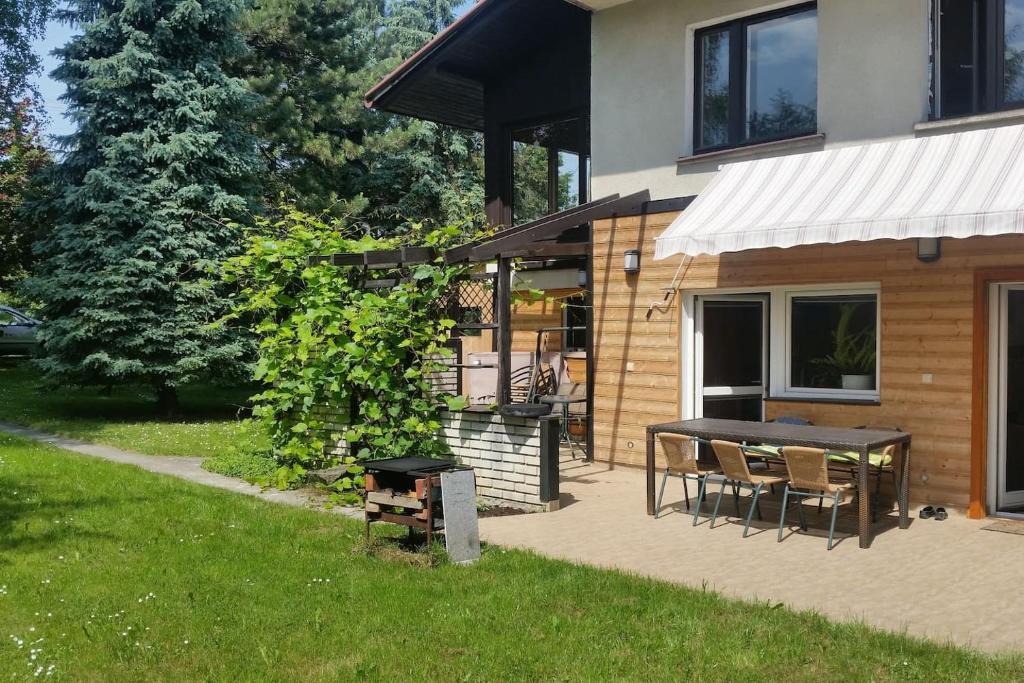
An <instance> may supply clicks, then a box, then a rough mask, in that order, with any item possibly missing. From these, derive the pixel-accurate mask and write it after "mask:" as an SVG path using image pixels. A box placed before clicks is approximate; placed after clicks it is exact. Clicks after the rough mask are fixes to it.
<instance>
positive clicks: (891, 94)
mask: <svg viewBox="0 0 1024 683" xmlns="http://www.w3.org/2000/svg"><path fill="white" fill-rule="evenodd" d="M792 4H798V3H796V2H781V3H778V2H777V3H766V2H764V0H760V1H758V0H633V1H632V2H628V3H626V4H623V5H618V6H616V7H612V8H610V9H606V10H603V11H599V12H595V13H594V15H593V24H592V26H593V29H592V30H593V43H592V52H593V54H592V69H593V76H592V83H591V88H592V93H591V139H592V142H591V144H592V154H593V170H592V180H591V182H592V194H593V196H595V197H601V196H604V195H607V194H610V193H612V192H619V193H626V192H631V191H636V190H642V189H645V188H646V189H650V190H651V193H652V196H653V197H654V198H655V199H662V198H669V197H679V196H685V195H692V194H696V193H698V192H699V191H700V190H701V189H702V188H703V187H704V185H706V184H707V182H708V180H709V179H710V175H711V173H713V172H714V171H715V170H716V169H717V168H718V166H719V165H720V164H721V163H723V162H725V161H736V160H742V159H744V158H753V155H746V156H740V157H735V156H732V157H730V158H729V159H726V160H722V159H718V160H714V161H708V162H703V163H699V164H694V163H688V164H677V163H676V160H677V159H678V158H679V157H680V156H686V155H689V154H690V153H691V152H692V123H691V121H692V116H691V107H692V99H693V98H692V93H693V73H692V55H693V32H694V30H695V29H696V28H700V27H702V26H708V25H712V24H715V23H719V22H720V21H725V20H728V19H730V18H733V17H735V16H738V15H745V14H755V13H758V12H761V11H767V10H769V9H773V8H777V7H783V6H786V5H792ZM928 19H929V0H819V2H818V130H819V132H821V133H824V134H825V138H826V141H825V145H826V146H837V145H850V144H859V143H864V142H872V141H878V140H882V139H890V138H899V137H912V136H913V134H914V130H913V126H914V124H915V123H917V122H919V121H922V120H924V119H925V118H926V117H927V112H928ZM820 148H821V144H820V143H819V144H817V146H814V147H811V148H810V149H820ZM787 151H788V152H805V151H809V149H808V147H807V146H803V147H794V148H792V149H789V150H780V149H778V148H776V149H774V150H772V151H771V152H769V153H761V154H760V155H761V156H765V155H766V154H772V155H775V154H780V153H786V152H787Z"/></svg>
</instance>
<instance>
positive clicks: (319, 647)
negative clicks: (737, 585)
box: [0, 436, 1024, 683]
mask: <svg viewBox="0 0 1024 683" xmlns="http://www.w3.org/2000/svg"><path fill="white" fill-rule="evenodd" d="M0 463H2V464H0V500H2V503H3V511H4V514H3V515H0V555H2V557H3V569H2V578H0V584H2V585H3V587H4V590H5V591H6V593H7V594H6V595H2V594H0V606H2V607H0V629H2V630H0V633H2V635H3V639H4V645H3V646H2V647H0V671H5V672H8V673H7V675H5V676H4V678H5V679H19V678H31V671H33V670H34V669H35V667H37V666H40V665H42V666H43V667H44V668H46V667H48V666H49V665H50V664H54V665H55V667H56V672H55V675H54V676H52V677H51V679H53V680H68V681H211V682H220V681H224V682H235V681H294V680H303V681H310V682H311V683H312V682H326V681H405V680H423V679H426V678H430V679H431V680H438V681H541V680H544V681H547V680H556V681H635V680H643V681H652V682H653V681H709V682H711V681H738V682H744V681H763V680H768V681H772V680H785V681H808V682H810V681H828V680H846V681H928V682H929V683H930V682H933V681H934V682H939V681H968V680H969V681H971V682H972V683H975V682H979V683H980V682H982V681H1019V680H1022V678H1024V657H1022V656H1021V655H1020V654H1016V653H1015V654H1006V655H999V656H992V655H984V654H980V653H978V652H974V651H971V650H965V649H961V648H956V647H953V646H952V645H948V644H941V643H934V642H927V641H924V640H921V639H917V638H913V637H908V636H907V635H905V634H901V633H892V632H883V631H878V630H874V629H871V628H868V627H866V626H864V625H862V624H859V623H856V620H853V619H851V620H850V621H849V622H845V623H836V622H833V621H829V620H827V619H825V618H824V617H822V616H821V615H818V614H815V613H813V612H811V611H809V610H805V611H799V612H796V611H793V610H790V609H787V608H786V607H783V606H780V605H778V604H772V603H769V602H768V601H765V600H761V601H757V602H742V601H739V600H734V599H729V598H725V597H723V596H721V595H720V594H718V593H716V592H714V591H710V590H700V589H699V588H698V589H691V588H686V587H682V586H674V585H672V584H669V583H667V582H664V581H653V580H650V579H645V578H642V577H639V576H636V575H635V574H624V573H620V572H615V571H608V570H602V569H597V568H595V567H587V566H583V565H580V564H577V563H569V562H562V561H558V560H552V559H547V558H543V557H540V556H538V555H535V554H533V553H529V552H523V551H518V550H513V549H506V548H501V547H498V546H496V545H490V544H489V545H486V546H485V547H484V548H483V557H482V558H481V560H480V561H479V562H477V563H475V564H473V565H470V566H462V565H454V564H444V565H442V566H439V567H436V568H432V569H428V568H423V567H419V566H413V565H411V564H410V563H408V562H394V561H388V560H386V559H384V558H383V557H381V556H380V554H373V555H371V554H368V553H366V552H356V549H357V548H360V546H361V544H362V540H361V539H362V536H363V530H362V524H361V522H359V521H356V520H350V519H346V518H344V517H342V516H340V515H330V514H326V513H323V512H318V511H314V510H303V509H296V508H291V507H288V506H285V505H274V504H270V503H268V502H266V501H263V500H257V499H253V498H250V497H247V496H240V495H237V494H235V493H233V492H230V491H219V490H215V489H211V488H208V487H204V486H199V485H196V484H191V483H189V482H184V481H180V480H177V479H174V478H172V477H167V476H161V475H157V474H152V473H149V472H143V471H140V470H139V469H137V468H134V467H126V466H124V465H119V464H115V463H109V462H102V461H98V460H96V459H93V458H87V457H83V456H78V455H75V454H72V453H67V452H62V451H59V450H57V449H55V448H52V447H49V446H45V445H41V444H32V443H29V442H27V441H24V440H19V439H13V438H9V437H4V436H0ZM520 519H522V518H520ZM552 521H556V520H552ZM723 533H728V532H727V531H726V532H723ZM911 533H918V532H911ZM965 533H969V532H966V531H965ZM996 535H1000V534H996ZM373 536H374V538H375V539H382V538H387V539H389V540H391V543H395V541H397V540H398V538H401V537H404V536H405V531H404V530H403V529H400V528H397V527H395V528H388V525H380V526H379V527H376V528H374V531H373ZM737 536H738V535H737ZM420 537H422V536H420ZM900 540H903V539H900ZM1005 540H1006V541H1008V542H1009V541H1013V540H1017V539H1014V538H1012V537H1006V538H1005ZM381 542H382V543H383V541H381ZM732 542H733V543H737V544H738V543H739V542H740V541H739V540H738V538H737V539H736V540H735V541H732ZM615 547H617V548H619V549H621V548H622V546H615ZM647 547H649V546H647ZM679 547H680V548H683V547H685V546H684V545H683V541H682V540H680V542H679ZM784 550H786V551H787V553H788V552H789V551H790V550H791V549H790V548H789V547H786V548H784ZM815 550H818V549H817V548H815ZM853 550H854V551H855V549H853ZM820 552H821V554H823V553H824V549H821V550H820ZM764 555H765V556H766V555H769V554H768V553H765V554H764ZM861 555H863V553H861ZM765 556H760V555H759V556H758V559H764V560H765V561H766V562H767V561H771V562H774V564H771V565H769V566H768V567H765V569H764V571H766V572H768V573H769V574H771V575H773V576H775V575H777V574H778V573H779V572H781V571H784V567H785V566H786V563H787V562H792V561H793V560H792V559H790V560H786V559H783V558H784V557H786V555H783V556H781V557H778V558H773V559H772V560H767V559H766V558H765ZM790 556H792V555H791V554H790ZM855 559H859V558H851V560H850V561H853V560H855ZM862 561H863V560H862ZM779 580H781V579H779ZM789 580H790V581H798V580H799V578H797V577H791V578H789ZM836 590H837V591H838V590H840V589H839V588H838V587H837V588H836ZM993 590H995V588H993ZM911 599H912V598H911ZM396 615H427V616H429V618H430V633H431V636H432V637H433V638H434V640H433V641H432V642H435V643H445V644H446V645H443V646H438V647H419V645H420V643H421V642H422V638H419V637H415V639H414V636H412V635H407V634H406V631H408V629H407V628H406V627H405V625H404V624H403V625H402V626H397V627H396ZM975 618H977V616H975ZM30 629H35V630H34V631H30ZM126 633H127V634H128V635H127V636H126V635H124V634H126ZM10 635H14V636H16V637H17V638H20V639H22V640H24V642H25V645H24V647H23V648H18V647H16V643H14V642H11V640H10V639H9V636H10ZM37 639H42V640H41V641H39V642H38V643H33V641H36V640H37ZM136 643H138V645H136ZM328 643H343V644H344V646H342V647H330V646H325V644H328ZM414 643H415V644H414ZM413 647H416V648H417V649H416V650H415V652H414V653H413V650H412V648H413ZM412 654H414V655H415V656H411V655H412ZM33 655H34V656H35V659H34V660H31V661H30V657H31V656H33ZM425 672H431V673H429V674H428V673H425ZM19 673H20V674H21V675H20V676H16V675H15V674H19ZM42 678H44V676H40V679H42Z"/></svg>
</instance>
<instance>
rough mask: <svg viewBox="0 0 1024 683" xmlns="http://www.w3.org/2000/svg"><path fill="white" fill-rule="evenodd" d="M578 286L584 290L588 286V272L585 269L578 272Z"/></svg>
mask: <svg viewBox="0 0 1024 683" xmlns="http://www.w3.org/2000/svg"><path fill="white" fill-rule="evenodd" d="M576 284H577V285H579V286H580V287H584V288H585V287H586V286H587V271H585V270H583V269H580V270H578V271H576Z"/></svg>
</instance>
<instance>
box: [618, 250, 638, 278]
mask: <svg viewBox="0 0 1024 683" xmlns="http://www.w3.org/2000/svg"><path fill="white" fill-rule="evenodd" d="M622 270H624V271H626V272H627V273H639V272H640V250H639V249H627V250H626V253H625V254H624V255H623V259H622Z"/></svg>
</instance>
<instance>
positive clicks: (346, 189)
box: [233, 0, 483, 234]
mask: <svg viewBox="0 0 1024 683" xmlns="http://www.w3.org/2000/svg"><path fill="white" fill-rule="evenodd" d="M456 4H458V3H457V2H454V1H453V0H431V1H429V2H424V1H423V0H328V1H326V2H324V1H322V0H267V1H266V2H260V3H254V4H253V5H252V6H251V7H250V9H249V11H248V12H247V13H246V14H245V15H244V20H243V23H242V30H243V32H244V34H245V38H246V42H247V43H248V45H249V47H250V51H249V53H248V54H247V55H246V56H245V57H244V58H242V59H240V60H238V61H237V62H235V63H234V64H233V70H234V72H235V73H237V74H239V75H240V76H242V77H244V78H245V79H246V81H247V83H248V85H249V87H250V88H251V89H252V91H253V92H255V93H257V94H258V95H260V103H259V104H258V105H257V106H256V107H254V108H253V110H252V112H251V113H252V116H251V125H252V130H253V132H254V133H255V135H256V136H257V137H258V138H259V140H260V145H259V149H260V152H261V154H262V156H263V159H264V161H265V163H266V169H267V173H266V183H265V197H266V203H267V205H268V206H273V205H276V204H277V203H278V202H279V201H281V198H282V197H283V199H284V201H287V202H290V203H293V204H294V205H295V206H296V208H298V209H299V210H301V211H305V212H309V213H314V214H321V213H323V212H329V213H331V214H332V215H333V216H335V217H345V216H352V215H354V214H356V213H361V214H362V216H363V217H364V219H365V220H367V222H368V224H369V225H367V226H364V227H365V229H370V226H372V229H373V230H374V231H375V232H376V233H378V234H393V233H395V232H405V231H407V230H409V229H410V226H409V225H408V224H407V223H406V222H405V220H404V218H403V217H405V216H416V217H418V218H419V219H421V220H433V221H437V222H442V223H445V222H448V223H450V222H456V220H457V219H458V218H460V217H461V216H463V215H465V213H466V207H479V206H482V205H483V188H482V186H483V181H482V176H483V173H482V141H481V138H480V136H479V135H477V134H475V133H468V132H465V131H460V130H456V129H453V128H450V127H447V126H442V125H439V124H435V123H430V122H425V121H417V120H414V119H410V118H407V117H403V116H396V115H392V114H388V113H387V112H382V111H376V110H371V109H367V108H366V107H365V105H364V103H363V96H364V94H365V92H366V91H367V90H369V89H370V88H371V87H372V86H373V85H374V84H375V83H376V82H377V81H378V80H380V78H381V77H383V75H384V74H386V73H387V72H388V71H390V70H391V69H392V68H394V67H395V66H397V65H398V64H399V63H400V62H401V61H402V60H403V59H405V58H406V57H408V56H410V55H411V54H412V53H413V52H415V51H416V50H417V49H419V48H420V47H421V46H422V45H423V44H424V43H426V42H427V41H428V40H429V39H430V38H431V37H432V36H433V35H434V34H435V33H437V32H438V31H440V30H441V29H443V28H444V27H446V26H447V25H448V24H449V23H450V22H451V21H452V19H453V16H454V6H455V5H456Z"/></svg>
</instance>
